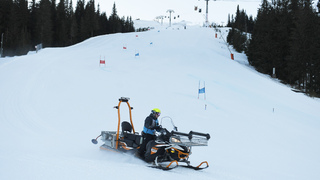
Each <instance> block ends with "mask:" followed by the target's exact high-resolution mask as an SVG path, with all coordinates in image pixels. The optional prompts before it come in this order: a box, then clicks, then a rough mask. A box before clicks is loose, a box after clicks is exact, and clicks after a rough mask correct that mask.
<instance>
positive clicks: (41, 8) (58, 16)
mask: <svg viewBox="0 0 320 180" xmlns="http://www.w3.org/2000/svg"><path fill="white" fill-rule="evenodd" d="M57 1H58V0H57ZM87 1H88V2H87V3H86V1H85V0H77V2H76V3H77V4H76V7H75V10H73V9H74V8H73V4H72V3H73V2H72V0H59V2H56V0H39V1H38V0H37V1H36V0H32V1H31V2H30V3H28V1H27V0H0V39H1V36H3V56H15V55H24V54H26V53H27V52H28V51H30V50H34V49H35V46H36V45H37V44H40V43H42V46H43V47H65V46H69V45H73V44H76V43H79V42H81V41H83V40H85V39H87V38H90V37H93V36H97V35H102V34H110V33H117V32H133V31H135V30H134V27H133V21H132V19H131V17H127V18H125V17H122V18H119V16H118V15H117V10H116V5H115V4H114V5H113V7H110V11H111V10H112V13H111V15H110V16H109V17H107V15H106V13H105V12H100V8H99V6H98V9H96V8H95V7H96V5H95V1H94V0H87Z"/></svg>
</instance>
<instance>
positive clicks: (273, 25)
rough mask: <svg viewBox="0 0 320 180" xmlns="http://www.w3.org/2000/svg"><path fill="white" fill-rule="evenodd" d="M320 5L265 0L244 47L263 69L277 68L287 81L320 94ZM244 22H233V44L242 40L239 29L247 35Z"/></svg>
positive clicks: (307, 1)
mask: <svg viewBox="0 0 320 180" xmlns="http://www.w3.org/2000/svg"><path fill="white" fill-rule="evenodd" d="M319 9H320V2H318V4H317V8H314V7H313V4H312V0H271V1H268V0H263V1H262V4H261V7H260V8H259V9H258V13H257V17H256V19H255V20H254V28H253V31H252V32H251V36H250V38H248V40H247V41H246V42H245V44H244V45H243V46H244V48H243V49H240V51H245V53H246V54H247V56H248V61H249V63H250V65H252V66H253V67H255V68H256V70H258V71H259V72H262V73H265V74H269V75H272V74H273V68H275V70H276V76H277V78H278V79H280V80H281V81H282V82H283V83H286V84H290V85H291V86H292V87H294V88H297V89H299V90H301V91H303V92H305V93H307V94H309V95H311V96H318V97H319V96H320V16H319ZM236 19H237V18H236ZM242 26H243V25H242ZM242 26H240V27H239V26H236V25H234V26H233V28H232V30H231V31H230V33H229V35H230V42H231V44H237V43H238V42H235V41H237V40H236V39H235V38H232V36H233V35H234V32H235V31H236V32H238V33H240V34H241V35H243V36H246V35H245V34H246V33H245V31H244V30H243V28H241V27H242ZM231 32H233V35H232V33H231ZM229 35H228V36H229ZM246 37H248V36H246Z"/></svg>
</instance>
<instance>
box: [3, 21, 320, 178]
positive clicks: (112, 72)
mask: <svg viewBox="0 0 320 180" xmlns="http://www.w3.org/2000/svg"><path fill="white" fill-rule="evenodd" d="M136 23H137V25H138V24H139V23H143V22H141V21H138V22H136ZM150 23H153V22H150ZM152 26H154V25H152ZM178 28H179V29H178ZM221 32H222V36H226V35H227V33H226V29H224V28H223V29H221ZM137 35H138V37H136V36H137ZM218 36H219V37H220V34H218ZM151 42H152V43H151ZM123 46H126V47H127V49H126V50H124V49H123ZM231 51H232V53H234V54H235V55H234V57H235V60H234V61H233V60H231V58H230V52H229V50H228V49H227V47H226V45H225V43H224V41H223V40H222V39H221V38H215V32H214V29H210V28H201V27H187V29H184V28H183V26H180V25H174V26H173V28H168V29H166V28H165V27H164V26H163V27H162V26H155V29H151V30H150V31H147V32H140V33H127V34H121V33H120V34H113V35H104V36H98V37H94V38H91V39H89V40H86V41H84V42H82V43H79V44H77V45H74V46H71V47H66V48H45V49H43V50H41V51H40V52H38V53H30V54H29V55H26V56H21V57H11V58H8V57H7V58H1V59H0V142H1V143H0V179H3V180H22V179H23V180H44V179H45V180H57V179H59V180H70V179H77V180H87V179H110V178H112V179H113V178H117V179H149V178H151V179H154V180H156V179H161V180H163V179H201V180H204V179H210V180H212V179H213V180H247V179H253V180H271V179H272V180H285V179H290V180H302V179H308V180H317V179H320V171H319V169H320V156H319V152H320V139H319V138H320V131H319V130H320V122H319V121H320V101H319V99H312V98H310V97H307V96H305V95H303V94H300V93H295V92H293V91H291V89H290V87H287V86H285V85H283V84H280V83H279V82H278V81H277V80H275V79H271V78H270V77H269V76H266V75H263V74H260V73H258V72H256V71H255V70H254V69H253V68H252V67H250V66H249V65H248V63H247V59H246V56H245V55H244V54H239V53H236V52H235V51H234V50H232V49H231ZM136 53H139V56H138V57H136V56H135V54H136ZM100 57H101V59H105V60H106V66H105V67H104V66H99V60H100ZM199 81H201V86H203V81H205V88H206V100H204V96H203V94H201V95H200V98H199V99H198V94H197V91H198V86H199ZM122 96H123V97H130V98H131V99H130V101H129V103H130V105H131V106H132V107H133V108H134V109H133V110H132V115H133V121H134V126H135V129H136V131H138V132H140V131H141V130H142V127H143V123H144V119H145V117H146V116H147V115H148V114H149V113H150V111H151V109H153V108H159V109H161V111H162V114H161V116H160V118H161V117H164V116H170V117H171V118H172V119H173V120H174V123H175V125H176V126H178V130H179V131H181V132H189V131H190V130H193V131H198V132H204V133H210V135H211V137H212V138H211V139H210V141H209V146H207V147H194V148H193V154H192V155H191V157H190V160H191V162H192V164H193V165H198V164H199V163H200V162H202V161H204V160H206V161H208V163H209V165H210V167H209V168H208V169H205V170H203V171H193V170H190V169H183V168H176V169H174V170H172V171H170V172H167V171H162V170H158V169H153V168H149V167H147V164H146V163H144V162H142V161H141V160H139V159H137V158H135V157H132V156H130V155H122V154H117V153H112V152H107V151H102V150H100V149H99V146H100V145H101V143H102V142H101V141H99V144H98V145H93V144H92V143H91V139H92V138H96V137H97V136H98V135H99V134H100V131H101V130H116V128H117V110H116V109H114V108H113V106H116V105H118V98H120V97H122ZM205 107H206V109H205ZM128 114H129V113H128V109H127V107H126V104H123V105H122V106H121V118H122V119H123V120H129V115H128Z"/></svg>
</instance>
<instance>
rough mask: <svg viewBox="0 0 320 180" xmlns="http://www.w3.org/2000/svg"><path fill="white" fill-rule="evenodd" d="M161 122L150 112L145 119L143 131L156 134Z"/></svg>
mask: <svg viewBox="0 0 320 180" xmlns="http://www.w3.org/2000/svg"><path fill="white" fill-rule="evenodd" d="M159 127H160V126H159V122H158V119H156V118H155V117H154V116H153V115H152V114H150V115H149V116H148V117H147V118H146V120H145V121H144V127H143V132H144V133H146V134H151V135H154V134H155V131H156V129H159Z"/></svg>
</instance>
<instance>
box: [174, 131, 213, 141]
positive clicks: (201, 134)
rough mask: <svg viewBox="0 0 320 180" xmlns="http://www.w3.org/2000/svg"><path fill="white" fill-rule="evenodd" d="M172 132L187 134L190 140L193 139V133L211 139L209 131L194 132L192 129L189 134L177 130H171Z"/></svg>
mask: <svg viewBox="0 0 320 180" xmlns="http://www.w3.org/2000/svg"><path fill="white" fill-rule="evenodd" d="M171 134H172V135H174V134H176V135H181V136H187V137H188V138H189V139H190V140H191V139H192V136H193V135H197V136H204V137H206V138H207V140H209V139H210V134H209V133H207V134H205V133H199V132H194V131H190V132H189V134H187V133H182V132H177V131H171Z"/></svg>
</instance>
